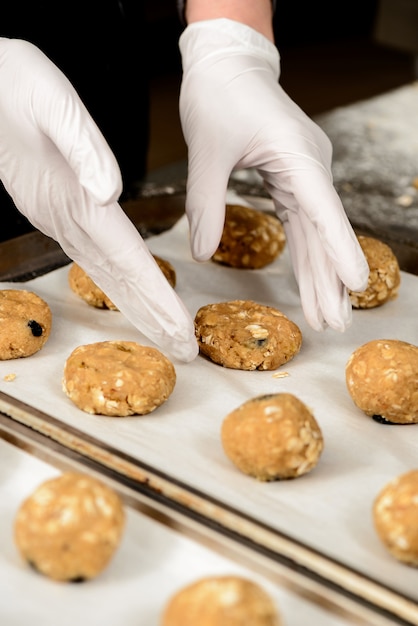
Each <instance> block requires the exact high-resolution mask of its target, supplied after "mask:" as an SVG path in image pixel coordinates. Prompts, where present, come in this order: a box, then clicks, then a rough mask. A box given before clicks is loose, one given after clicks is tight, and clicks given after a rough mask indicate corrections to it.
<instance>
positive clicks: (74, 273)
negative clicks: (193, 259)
mask: <svg viewBox="0 0 418 626" xmlns="http://www.w3.org/2000/svg"><path fill="white" fill-rule="evenodd" d="M153 257H154V259H155V261H156V262H157V265H158V267H159V268H160V270H161V271H162V273H163V274H164V276H165V277H166V279H167V280H168V282H169V284H170V285H171V286H172V287H173V289H174V288H175V286H176V279H177V277H176V271H175V269H174V267H173V266H172V265H171V263H170V262H169V261H167V260H166V259H162V258H161V257H159V256H156V255H155V254H153ZM68 283H69V285H70V288H71V289H72V291H74V293H76V294H77V295H78V296H80V298H82V299H83V300H85V302H87V304H89V305H90V306H93V307H96V308H97V309H110V310H111V311H117V310H118V308H117V307H116V306H115V304H114V303H113V302H112V301H111V300H110V298H108V297H107V295H106V294H105V293H104V292H103V291H102V289H100V287H98V286H97V285H96V283H95V282H94V281H93V280H92V279H91V278H90V276H88V274H86V272H85V271H84V270H83V269H82V268H81V267H80V266H79V265H77V263H72V264H71V266H70V269H69V272H68Z"/></svg>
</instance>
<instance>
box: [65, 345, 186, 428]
mask: <svg viewBox="0 0 418 626" xmlns="http://www.w3.org/2000/svg"><path fill="white" fill-rule="evenodd" d="M175 383H176V371H175V369H174V365H173V364H172V363H171V361H170V360H169V359H167V357H165V356H164V355H163V354H162V353H161V352H160V351H159V350H157V349H156V348H151V347H148V346H142V345H140V344H138V343H135V342H134V341H100V342H98V343H91V344H87V345H83V346H78V348H76V349H75V350H73V352H72V353H71V354H70V356H69V357H68V359H67V361H66V362H65V366H64V375H63V380H62V385H63V391H64V393H65V394H66V395H67V396H68V397H69V398H70V399H71V400H72V401H73V402H74V404H76V405H77V406H78V408H79V409H81V410H82V411H85V412H86V413H92V414H98V415H108V416H112V417H125V416H127V415H145V414H146V413H151V411H154V409H156V408H157V407H158V406H160V405H161V404H163V402H165V401H166V400H167V398H168V397H169V396H170V394H171V393H172V391H173V389H174V386H175Z"/></svg>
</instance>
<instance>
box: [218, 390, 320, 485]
mask: <svg viewBox="0 0 418 626" xmlns="http://www.w3.org/2000/svg"><path fill="white" fill-rule="evenodd" d="M221 441H222V445H223V449H224V451H225V454H226V455H227V457H228V458H229V459H230V460H231V461H232V463H234V465H235V466H236V467H238V469H240V470H241V471H242V472H243V473H244V474H248V475H249V476H253V477H254V478H257V479H258V480H261V481H271V480H281V479H287V478H296V477H298V476H302V474H306V473H308V472H310V471H311V470H312V469H313V468H314V467H315V466H316V465H317V463H318V461H319V458H320V456H321V454H322V450H323V447H324V440H323V436H322V431H321V429H320V427H319V425H318V423H317V421H316V419H315V417H314V416H313V414H312V413H311V411H310V410H309V409H308V408H307V406H306V405H305V404H304V403H303V402H301V400H299V399H298V398H296V397H295V396H294V395H292V394H290V393H278V394H271V395H265V396H259V397H257V398H252V399H251V400H248V401H247V402H244V404H242V405H241V406H239V407H238V408H237V409H235V410H234V411H232V412H231V413H229V414H228V415H227V416H226V417H225V419H224V421H223V423H222V429H221Z"/></svg>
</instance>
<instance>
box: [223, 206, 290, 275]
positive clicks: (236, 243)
mask: <svg viewBox="0 0 418 626" xmlns="http://www.w3.org/2000/svg"><path fill="white" fill-rule="evenodd" d="M285 244H286V236H285V232H284V228H283V225H282V223H281V222H280V220H279V219H278V218H277V217H275V216H274V215H269V214H268V213H263V212H261V211H257V210H256V209H253V208H250V207H245V206H240V205H235V204H227V205H226V213H225V223H224V228H223V232H222V237H221V240H220V243H219V246H218V249H217V250H216V252H215V254H214V255H213V257H212V260H213V261H216V262H218V263H222V264H223V265H229V266H230V267H236V268H242V269H260V268H262V267H265V266H266V265H268V264H269V263H272V262H273V261H274V260H275V259H276V258H277V257H278V256H279V255H280V254H281V253H282V251H283V249H284V247H285Z"/></svg>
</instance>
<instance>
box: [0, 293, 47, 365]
mask: <svg viewBox="0 0 418 626" xmlns="http://www.w3.org/2000/svg"><path fill="white" fill-rule="evenodd" d="M51 327H52V313H51V309H50V308H49V305H48V304H47V302H45V300H43V299H42V298H40V297H39V296H38V295H37V294H36V293H33V292H32V291H27V290H24V289H1V290H0V360H2V361H4V360H8V359H18V358H21V357H28V356H31V355H32V354H35V352H38V351H39V350H40V349H41V348H42V347H43V346H44V345H45V343H46V341H47V340H48V338H49V335H50V333H51Z"/></svg>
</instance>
